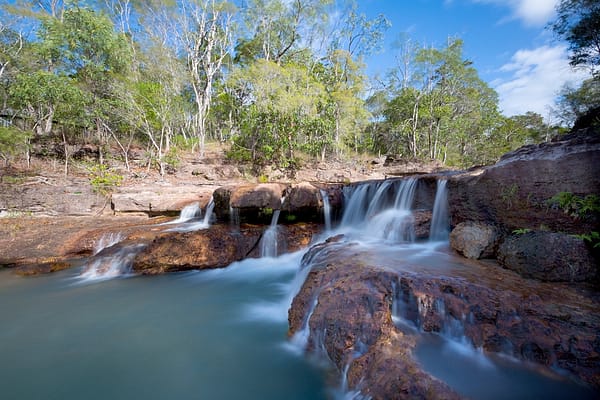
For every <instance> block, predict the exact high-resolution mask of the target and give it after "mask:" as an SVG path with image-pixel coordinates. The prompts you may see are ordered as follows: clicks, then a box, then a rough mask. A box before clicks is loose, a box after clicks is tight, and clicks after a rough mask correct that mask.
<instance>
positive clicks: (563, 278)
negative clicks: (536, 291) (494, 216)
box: [498, 232, 598, 282]
mask: <svg viewBox="0 0 600 400" xmlns="http://www.w3.org/2000/svg"><path fill="white" fill-rule="evenodd" d="M498 261H499V262H500V263H501V264H502V266H504V267H505V268H507V269H510V270H512V271H515V272H518V273H519V274H521V275H523V276H525V277H528V278H535V279H540V280H542V281H554V282H586V281H587V282H589V281H593V280H595V279H596V277H597V275H598V265H597V261H596V260H595V259H594V257H593V255H592V253H591V251H590V250H589V248H588V246H587V245H586V244H585V242H584V241H583V240H582V239H579V238H577V237H574V236H571V235H565V234H563V233H554V232H528V233H525V234H522V235H512V236H510V237H508V238H506V240H505V241H504V242H503V243H502V245H501V246H500V248H499V249H498Z"/></svg>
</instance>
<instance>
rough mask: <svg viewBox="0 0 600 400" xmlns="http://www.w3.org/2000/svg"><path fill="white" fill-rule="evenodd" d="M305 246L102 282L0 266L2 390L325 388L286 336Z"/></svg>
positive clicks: (41, 395)
mask: <svg viewBox="0 0 600 400" xmlns="http://www.w3.org/2000/svg"><path fill="white" fill-rule="evenodd" d="M300 256H301V254H292V255H286V256H283V257H279V258H277V259H275V258H273V259H259V260H247V261H244V262H240V263H236V264H234V265H231V266H230V267H228V268H227V269H223V270H215V271H207V272H195V273H184V274H170V275H165V276H155V277H142V276H137V277H136V276H134V277H128V278H120V279H111V280H104V281H101V282H95V283H89V281H86V280H82V277H80V276H79V272H80V271H79V270H70V271H67V272H62V273H56V274H51V275H46V276H39V277H35V278H21V277H16V276H14V275H13V274H12V273H11V272H10V271H0V317H1V319H2V325H1V327H0V382H1V384H0V398H2V399H20V400H24V399H61V400H68V399H103V400H104V399H139V398H143V399H232V400H233V399H236V400H237V399H261V400H262V399H272V400H279V399H298V400H306V399H325V398H326V389H325V385H324V382H323V375H324V374H323V371H322V370H321V369H320V368H319V367H317V366H315V365H313V364H310V363H309V362H308V361H307V360H306V359H305V358H304V357H303V356H302V355H301V354H298V352H294V351H291V350H290V349H289V348H288V346H289V345H288V342H287V337H286V332H287V308H288V307H289V302H290V301H291V300H290V298H289V293H290V290H291V288H290V285H292V283H293V281H294V278H295V275H296V270H297V268H298V265H299V263H300V260H299V259H300Z"/></svg>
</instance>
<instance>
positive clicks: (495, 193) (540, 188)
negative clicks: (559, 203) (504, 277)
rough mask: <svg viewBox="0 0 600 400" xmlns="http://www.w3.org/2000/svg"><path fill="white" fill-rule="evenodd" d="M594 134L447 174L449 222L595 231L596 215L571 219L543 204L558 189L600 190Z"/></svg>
mask: <svg viewBox="0 0 600 400" xmlns="http://www.w3.org/2000/svg"><path fill="white" fill-rule="evenodd" d="M598 165H600V135H598V134H597V133H596V134H594V133H591V134H587V135H585V134H582V135H569V136H566V137H562V138H561V140H559V141H556V142H549V143H542V144H539V145H529V146H524V147H522V148H520V149H518V150H516V151H514V152H511V153H508V154H506V155H505V156H503V157H502V158H501V160H500V161H499V162H498V163H497V164H496V165H493V166H490V167H486V168H480V169H475V170H472V171H467V172H465V173H463V174H458V175H455V176H452V177H451V178H450V179H449V182H448V202H449V207H450V214H451V216H452V225H458V224H459V223H461V222H466V221H477V222H483V223H486V224H490V225H496V226H500V227H502V228H504V229H506V230H507V231H513V230H515V229H522V228H529V229H533V230H550V231H555V232H559V231H560V232H566V233H589V232H591V231H594V230H597V227H598V223H599V221H598V218H597V217H594V218H574V217H573V216H571V215H569V214H567V213H565V212H564V211H563V210H560V209H557V208H552V207H549V204H548V200H549V199H550V198H552V197H553V196H555V195H556V194H557V193H560V192H571V193H573V194H575V195H578V196H582V197H583V196H586V195H589V194H596V195H598V194H600V174H598V173H597V166H598Z"/></svg>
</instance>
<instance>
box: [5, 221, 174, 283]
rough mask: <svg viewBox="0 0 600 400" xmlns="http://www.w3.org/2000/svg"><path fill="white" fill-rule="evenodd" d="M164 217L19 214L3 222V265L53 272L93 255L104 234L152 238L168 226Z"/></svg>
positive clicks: (143, 238)
mask: <svg viewBox="0 0 600 400" xmlns="http://www.w3.org/2000/svg"><path fill="white" fill-rule="evenodd" d="M163 221H164V220H161V219H150V218H147V217H145V216H144V217H137V216H136V217H133V216H127V217H124V216H122V217H112V216H103V217H62V218H42V217H19V218H4V219H2V221H1V223H0V249H1V251H0V265H5V266H13V267H19V268H20V269H19V271H20V270H21V269H22V270H23V271H24V273H26V274H28V275H30V274H35V272H36V271H38V272H39V273H45V272H53V271H57V270H59V269H64V268H67V267H69V266H71V265H72V261H73V260H77V259H81V258H83V257H88V256H90V255H91V254H92V253H93V251H94V248H95V247H96V246H97V244H98V242H99V241H100V239H101V238H102V236H103V235H105V234H110V233H119V234H121V236H122V238H123V239H126V238H130V239H132V240H140V241H146V240H151V238H152V237H154V236H155V235H157V234H160V232H161V231H162V230H163V229H165V226H162V225H158V223H160V222H163Z"/></svg>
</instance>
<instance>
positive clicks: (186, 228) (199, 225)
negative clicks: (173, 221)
mask: <svg viewBox="0 0 600 400" xmlns="http://www.w3.org/2000/svg"><path fill="white" fill-rule="evenodd" d="M186 208H187V207H185V208H184V210H185V209H186ZM214 208H215V202H214V200H213V198H212V197H211V198H210V200H209V202H208V204H207V206H206V210H205V212H204V218H203V219H202V220H200V221H193V220H192V219H193V218H194V217H192V219H187V220H184V221H183V222H180V223H181V225H180V226H178V227H176V228H173V229H169V232H190V231H198V230H200V229H206V228H208V227H209V226H210V219H211V217H212V213H213V210H214ZM184 210H181V214H182V216H183V214H184ZM186 212H187V211H186ZM190 212H191V211H190ZM194 215H197V218H199V217H200V215H202V210H201V209H200V208H198V210H197V211H196V213H195V214H194ZM179 219H181V217H180V218H179Z"/></svg>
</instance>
